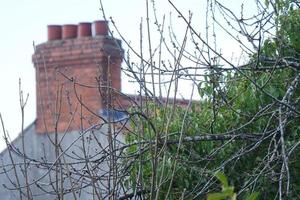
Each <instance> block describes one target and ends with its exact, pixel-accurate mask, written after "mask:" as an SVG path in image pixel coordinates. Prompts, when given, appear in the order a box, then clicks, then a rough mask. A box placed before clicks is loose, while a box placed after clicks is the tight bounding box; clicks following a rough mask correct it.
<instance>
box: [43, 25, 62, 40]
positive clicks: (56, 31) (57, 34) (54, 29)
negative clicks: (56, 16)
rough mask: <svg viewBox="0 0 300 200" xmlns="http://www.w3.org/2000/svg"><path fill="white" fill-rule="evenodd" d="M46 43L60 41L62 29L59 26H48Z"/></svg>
mask: <svg viewBox="0 0 300 200" xmlns="http://www.w3.org/2000/svg"><path fill="white" fill-rule="evenodd" d="M47 28H48V41H51V40H61V31H62V27H61V26H60V25H48V27H47Z"/></svg>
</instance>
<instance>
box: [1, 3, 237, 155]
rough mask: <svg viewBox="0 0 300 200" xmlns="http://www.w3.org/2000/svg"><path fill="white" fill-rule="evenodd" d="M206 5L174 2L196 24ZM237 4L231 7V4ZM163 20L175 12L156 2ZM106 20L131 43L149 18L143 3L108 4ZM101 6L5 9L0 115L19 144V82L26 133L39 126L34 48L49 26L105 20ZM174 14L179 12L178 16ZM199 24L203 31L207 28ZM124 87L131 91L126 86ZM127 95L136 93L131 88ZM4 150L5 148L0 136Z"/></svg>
mask: <svg viewBox="0 0 300 200" xmlns="http://www.w3.org/2000/svg"><path fill="white" fill-rule="evenodd" d="M204 2H206V1H203V0H188V1H182V0H174V3H175V4H176V5H177V6H178V7H180V8H181V10H182V11H183V12H184V13H186V14H187V13H188V10H192V11H193V12H194V17H193V19H194V22H195V23H198V21H197V20H198V19H201V18H202V19H203V18H204V15H205V4H204ZM231 2H232V1H231ZM156 4H157V9H158V10H157V11H158V15H159V16H160V17H162V14H163V13H165V14H166V15H169V12H170V11H172V9H171V8H170V6H169V4H168V2H167V0H159V1H156ZM103 5H104V8H105V12H106V15H107V17H110V16H112V17H113V18H114V20H115V21H116V23H117V25H118V27H119V29H120V31H121V32H122V34H124V36H125V37H126V38H128V40H130V41H132V42H133V43H135V42H137V40H138V34H139V22H140V21H141V17H143V18H145V1H143V0H127V1H126V0H103ZM99 8H100V3H99V0H8V1H1V3H0V25H1V29H0V93H1V96H0V113H1V115H2V117H3V120H4V124H5V128H6V130H7V131H8V133H9V134H10V137H11V139H14V138H15V137H16V136H17V135H18V133H19V132H20V129H21V113H20V106H19V94H18V93H19V78H20V79H21V82H22V89H23V91H24V93H25V94H27V93H28V94H29V99H28V103H27V105H26V108H25V127H26V126H28V125H29V124H31V123H32V122H33V121H34V120H35V116H36V114H35V103H36V102H35V98H36V96H35V70H34V67H33V65H32V62H31V56H32V54H33V42H34V43H35V44H40V43H42V42H45V41H46V39H47V25H48V24H61V25H62V24H70V23H74V24H77V23H79V22H92V21H95V20H99V19H100V20H101V19H103V17H102V13H101V12H100V10H99ZM173 11H174V10H173ZM203 25H204V24H201V20H199V26H203ZM123 84H125V85H127V83H124V81H123ZM122 88H124V91H125V92H129V93H134V92H135V91H132V90H130V87H124V86H123V87H122ZM0 136H1V138H0V150H1V149H3V148H4V147H5V144H4V141H3V131H2V129H1V131H0Z"/></svg>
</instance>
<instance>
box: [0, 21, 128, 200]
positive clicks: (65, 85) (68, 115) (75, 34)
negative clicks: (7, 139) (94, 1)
mask: <svg viewBox="0 0 300 200" xmlns="http://www.w3.org/2000/svg"><path fill="white" fill-rule="evenodd" d="M123 54H124V51H123V49H122V47H121V41H120V40H117V39H115V38H113V37H112V36H110V35H109V32H108V24H107V22H106V21H95V22H94V23H80V24H78V25H73V24H68V25H63V26H60V25H50V26H48V41H47V42H45V43H42V44H39V45H37V46H36V47H35V53H34V55H33V56H32V61H33V64H34V67H35V70H36V96H37V97H36V98H37V118H36V120H35V121H34V122H33V123H32V124H31V125H30V126H28V127H27V128H26V129H25V130H24V131H23V132H22V133H20V135H19V136H18V137H17V138H16V139H15V140H14V141H12V143H11V144H8V146H7V148H6V149H5V150H4V151H3V152H1V154H0V185H1V186H0V199H3V200H6V199H43V200H46V199H102V198H104V199H107V198H108V197H109V196H110V197H111V196H116V195H117V196H118V195H119V194H117V193H120V192H121V188H120V184H119V183H117V182H116V181H118V180H119V179H117V178H116V176H115V173H117V170H118V165H119V164H118V163H116V159H114V156H117V155H116V154H117V152H113V149H116V148H117V146H119V145H121V144H122V141H123V136H122V133H121V131H120V130H119V129H120V126H119V127H118V126H113V125H112V124H113V123H115V122H122V121H124V120H126V116H127V115H126V113H125V112H123V110H124V108H122V100H121V101H120V99H122V98H121V97H120V96H119V92H120V91H121V63H122V59H123ZM123 99H124V98H123ZM123 102H126V103H125V104H126V105H127V106H128V105H129V104H130V103H129V100H123ZM115 108H118V110H115ZM119 124H120V123H119ZM121 124H122V123H121Z"/></svg>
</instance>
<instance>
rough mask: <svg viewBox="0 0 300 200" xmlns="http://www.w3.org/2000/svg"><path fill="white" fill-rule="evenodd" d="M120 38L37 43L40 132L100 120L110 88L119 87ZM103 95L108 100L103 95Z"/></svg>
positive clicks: (67, 128) (35, 58)
mask: <svg viewBox="0 0 300 200" xmlns="http://www.w3.org/2000/svg"><path fill="white" fill-rule="evenodd" d="M119 46H120V41H118V40H115V39H113V38H112V37H110V36H107V35H104V36H94V37H92V36H90V37H81V38H73V39H64V40H53V41H48V42H45V43H43V44H40V45H38V46H37V47H36V51H35V54H34V55H33V57H32V60H33V63H34V66H35V69H36V84H37V86H36V88H37V89H36V90H37V91H36V94H37V121H36V131H37V133H46V132H48V133H50V132H56V131H57V132H60V133H63V132H69V131H71V130H80V129H81V128H83V129H86V128H88V127H90V126H91V125H95V124H96V123H99V122H100V120H101V119H100V118H99V116H98V112H99V110H100V109H101V108H103V107H106V106H107V102H108V100H107V96H108V95H107V93H108V90H107V87H106V86H108V85H109V86H111V87H112V88H114V89H116V90H117V91H120V90H121V62H122V56H123V50H120V47H119ZM103 95H104V96H105V98H103Z"/></svg>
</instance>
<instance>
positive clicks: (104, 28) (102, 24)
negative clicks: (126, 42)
mask: <svg viewBox="0 0 300 200" xmlns="http://www.w3.org/2000/svg"><path fill="white" fill-rule="evenodd" d="M94 27H95V34H96V36H97V35H108V21H105V20H99V21H94Z"/></svg>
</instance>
